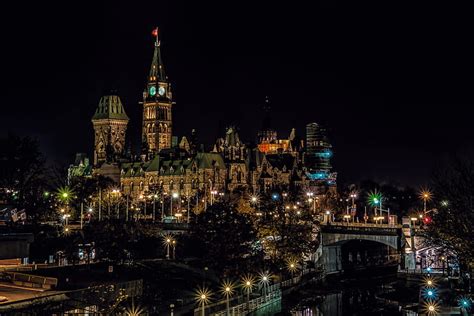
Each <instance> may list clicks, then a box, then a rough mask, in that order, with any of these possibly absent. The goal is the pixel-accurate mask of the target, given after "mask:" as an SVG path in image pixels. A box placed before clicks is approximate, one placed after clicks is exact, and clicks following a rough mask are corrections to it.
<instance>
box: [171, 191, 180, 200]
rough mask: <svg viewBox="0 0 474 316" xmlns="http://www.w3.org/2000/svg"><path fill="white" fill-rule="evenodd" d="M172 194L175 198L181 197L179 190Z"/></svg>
mask: <svg viewBox="0 0 474 316" xmlns="http://www.w3.org/2000/svg"><path fill="white" fill-rule="evenodd" d="M171 196H172V197H173V199H177V198H178V197H179V194H178V192H173V194H171Z"/></svg>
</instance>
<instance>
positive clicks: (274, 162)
mask: <svg viewBox="0 0 474 316" xmlns="http://www.w3.org/2000/svg"><path fill="white" fill-rule="evenodd" d="M265 158H266V160H267V161H268V163H269V164H270V165H271V166H272V167H273V168H277V169H279V170H283V168H284V167H285V168H286V170H288V171H290V170H291V169H293V166H294V164H295V157H294V156H293V155H292V154H286V153H283V154H270V155H266V156H265Z"/></svg>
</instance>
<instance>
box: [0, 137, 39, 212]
mask: <svg viewBox="0 0 474 316" xmlns="http://www.w3.org/2000/svg"><path fill="white" fill-rule="evenodd" d="M46 183H47V179H46V167H45V160H44V157H43V155H42V154H41V153H40V151H39V146H38V142H37V141H35V140H33V139H31V138H29V137H19V136H16V135H8V136H7V137H5V138H1V139H0V198H1V199H2V200H5V201H7V203H9V204H11V205H13V206H16V207H18V208H24V209H25V210H26V212H27V214H28V215H29V216H30V217H32V218H33V219H34V220H36V219H37V218H39V217H40V216H41V211H42V210H44V209H45V208H47V203H46V202H47V201H46V200H45V199H44V193H45V191H46Z"/></svg>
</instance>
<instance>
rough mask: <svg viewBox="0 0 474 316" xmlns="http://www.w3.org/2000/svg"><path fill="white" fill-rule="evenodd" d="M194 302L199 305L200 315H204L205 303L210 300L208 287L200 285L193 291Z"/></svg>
mask: <svg viewBox="0 0 474 316" xmlns="http://www.w3.org/2000/svg"><path fill="white" fill-rule="evenodd" d="M195 299H196V302H197V303H199V305H201V315H202V316H205V315H206V304H208V303H209V302H210V301H211V291H209V289H208V288H206V287H202V288H198V289H197V290H196V292H195Z"/></svg>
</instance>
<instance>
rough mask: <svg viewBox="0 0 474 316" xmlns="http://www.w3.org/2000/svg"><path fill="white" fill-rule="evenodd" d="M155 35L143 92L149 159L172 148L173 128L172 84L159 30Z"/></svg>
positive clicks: (144, 131) (143, 133) (143, 136)
mask: <svg viewBox="0 0 474 316" xmlns="http://www.w3.org/2000/svg"><path fill="white" fill-rule="evenodd" d="M153 35H154V36H155V50H154V52H153V60H152V62H151V68H150V73H149V75H148V78H147V85H146V89H145V91H144V92H143V126H142V139H143V141H144V142H143V143H144V144H146V147H148V148H142V152H144V153H147V154H148V157H151V156H153V155H154V154H156V153H158V152H159V151H160V150H161V149H165V148H170V147H171V135H172V127H173V121H172V113H171V112H172V111H171V108H172V106H173V101H172V93H171V84H170V83H169V82H168V77H167V76H166V75H165V68H164V66H163V61H162V59H161V51H160V46H161V43H160V41H159V39H158V28H156V29H155V30H153Z"/></svg>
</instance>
